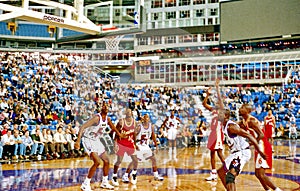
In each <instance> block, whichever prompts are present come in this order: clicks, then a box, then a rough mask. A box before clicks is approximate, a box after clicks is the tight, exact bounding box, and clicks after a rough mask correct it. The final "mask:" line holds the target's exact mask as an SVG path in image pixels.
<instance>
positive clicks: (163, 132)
mask: <svg viewBox="0 0 300 191" xmlns="http://www.w3.org/2000/svg"><path fill="white" fill-rule="evenodd" d="M167 136H168V134H167V129H166V127H165V126H164V125H162V126H161V127H160V128H159V131H158V135H157V137H158V138H159V142H160V144H159V146H160V148H166V147H167V146H168V139H167Z"/></svg>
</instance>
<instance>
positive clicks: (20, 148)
mask: <svg viewBox="0 0 300 191" xmlns="http://www.w3.org/2000/svg"><path fill="white" fill-rule="evenodd" d="M12 132H13V138H14V142H15V150H14V155H13V157H12V159H14V160H16V159H18V156H20V157H19V158H20V159H24V157H23V155H22V153H24V149H25V148H24V147H25V146H24V144H23V141H22V138H21V137H20V135H19V130H18V129H14V130H13V131H12Z"/></svg>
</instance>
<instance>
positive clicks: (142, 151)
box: [126, 114, 164, 181]
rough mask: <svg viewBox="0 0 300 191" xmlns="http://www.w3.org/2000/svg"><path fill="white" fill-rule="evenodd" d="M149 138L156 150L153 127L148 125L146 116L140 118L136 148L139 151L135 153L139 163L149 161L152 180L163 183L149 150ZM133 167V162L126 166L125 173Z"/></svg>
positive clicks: (153, 156) (148, 121) (154, 159)
mask: <svg viewBox="0 0 300 191" xmlns="http://www.w3.org/2000/svg"><path fill="white" fill-rule="evenodd" d="M150 138H151V139H152V141H153V144H154V146H155V148H156V149H157V150H158V146H157V142H156V136H155V133H154V126H153V125H152V124H151V123H150V118H149V115H148V114H145V115H144V116H143V117H142V123H141V124H140V125H139V126H138V128H137V143H136V144H137V146H138V148H139V150H137V151H136V154H137V158H138V160H139V161H145V160H151V162H152V170H153V175H154V180H156V181H163V180H164V178H163V177H162V176H160V175H159V174H158V171H157V166H156V157H155V155H154V153H153V152H152V150H151V148H150V146H149V145H150ZM132 167H133V162H131V163H130V164H129V165H128V168H127V169H126V173H129V172H130V170H131V168H132Z"/></svg>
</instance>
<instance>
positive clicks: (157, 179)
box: [154, 175, 164, 181]
mask: <svg viewBox="0 0 300 191" xmlns="http://www.w3.org/2000/svg"><path fill="white" fill-rule="evenodd" d="M154 180H155V181H163V180H164V177H162V176H159V175H157V176H154Z"/></svg>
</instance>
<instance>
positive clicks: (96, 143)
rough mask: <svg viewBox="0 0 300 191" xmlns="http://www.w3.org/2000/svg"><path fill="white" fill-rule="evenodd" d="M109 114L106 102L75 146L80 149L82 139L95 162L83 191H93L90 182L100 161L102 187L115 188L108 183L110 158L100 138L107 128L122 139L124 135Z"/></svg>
mask: <svg viewBox="0 0 300 191" xmlns="http://www.w3.org/2000/svg"><path fill="white" fill-rule="evenodd" d="M107 113H108V107H107V105H106V103H105V102H104V103H103V105H102V108H101V112H100V113H98V114H96V115H94V116H93V117H92V118H91V119H90V120H88V121H87V122H86V123H84V124H83V125H82V126H81V127H80V129H79V132H78V138H77V141H76V143H75V146H74V147H75V149H79V148H80V141H81V138H82V144H83V147H84V149H85V151H86V152H87V153H88V155H89V156H90V157H91V159H92V160H93V162H94V163H93V165H92V166H91V167H90V169H89V171H88V175H87V177H86V179H85V181H84V182H83V183H82V185H81V187H80V188H81V190H83V191H91V190H92V189H91V186H90V181H91V178H92V177H93V176H94V174H95V172H96V170H97V168H98V166H99V165H100V159H101V160H102V161H103V178H102V183H101V185H100V187H101V188H105V189H114V187H113V186H112V185H110V184H109V182H108V171H109V158H108V156H107V155H106V152H105V148H104V145H103V144H102V143H101V141H100V137H101V136H102V135H103V132H104V131H105V128H106V127H107V126H110V128H111V129H112V130H114V131H115V132H116V133H117V134H118V135H119V136H120V137H124V135H122V134H120V132H119V131H118V130H117V129H116V127H115V126H114V125H113V123H112V122H111V119H110V118H109V117H108V116H107Z"/></svg>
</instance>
